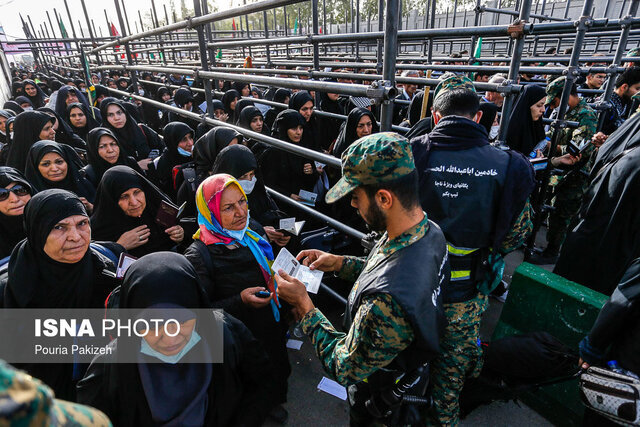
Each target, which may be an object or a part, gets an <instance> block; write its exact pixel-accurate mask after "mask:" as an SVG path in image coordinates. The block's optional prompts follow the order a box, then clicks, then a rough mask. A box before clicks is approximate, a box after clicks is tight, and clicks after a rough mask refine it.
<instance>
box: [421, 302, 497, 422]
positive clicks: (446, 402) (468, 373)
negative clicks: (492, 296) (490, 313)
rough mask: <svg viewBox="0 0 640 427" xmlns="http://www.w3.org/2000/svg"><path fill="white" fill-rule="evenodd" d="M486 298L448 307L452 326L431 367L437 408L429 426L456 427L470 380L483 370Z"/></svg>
mask: <svg viewBox="0 0 640 427" xmlns="http://www.w3.org/2000/svg"><path fill="white" fill-rule="evenodd" d="M487 305H488V299H487V296H486V295H482V294H478V296H477V297H476V298H474V299H471V300H468V301H464V302H460V303H451V304H444V312H445V316H446V317H447V321H448V322H449V324H448V325H447V327H446V328H445V331H444V335H443V336H442V338H441V339H440V355H439V356H438V357H437V358H436V359H435V360H434V361H433V362H432V363H431V386H432V397H433V406H432V408H431V409H430V410H429V419H428V421H429V425H443V426H455V425H457V424H458V418H459V415H460V406H459V397H460V392H461V391H462V387H463V386H464V382H465V379H466V378H475V377H477V376H478V375H479V374H480V370H481V369H482V349H481V348H480V346H479V345H478V339H479V338H480V319H481V318H482V313H483V312H484V310H485V309H486V308H487Z"/></svg>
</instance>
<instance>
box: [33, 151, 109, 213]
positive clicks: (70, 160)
mask: <svg viewBox="0 0 640 427" xmlns="http://www.w3.org/2000/svg"><path fill="white" fill-rule="evenodd" d="M47 153H57V154H58V155H60V157H62V158H63V159H64V160H65V162H67V176H66V177H65V178H64V179H63V180H62V181H58V182H53V181H49V180H48V179H46V178H45V177H43V176H42V174H41V173H40V170H39V169H38V165H39V164H40V161H41V160H42V158H43V157H44V156H45V154H47ZM82 167H83V165H82V161H81V160H80V157H78V155H77V154H76V152H75V150H74V149H73V148H71V147H69V146H68V145H65V144H58V143H57V142H54V141H38V142H36V143H35V144H33V146H32V147H31V149H30V150H29V156H28V157H27V166H26V169H25V176H26V177H27V179H28V180H29V182H31V183H32V184H33V186H34V188H35V189H36V190H37V191H43V190H47V189H51V188H60V189H63V190H67V191H71V192H72V193H75V194H76V195H77V196H78V197H84V198H86V199H87V200H89V202H91V203H93V200H94V199H95V195H96V190H95V188H94V187H93V184H91V183H90V182H89V180H87V179H86V178H85V177H84V175H83V174H82V173H81V172H80V169H82Z"/></svg>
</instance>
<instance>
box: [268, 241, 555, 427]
mask: <svg viewBox="0 0 640 427" xmlns="http://www.w3.org/2000/svg"><path fill="white" fill-rule="evenodd" d="M539 236H540V237H543V236H544V231H542V232H541V233H540V234H539ZM539 240H542V239H539ZM540 243H542V241H541V242H540ZM522 259H523V254H522V252H515V253H513V254H511V255H509V256H508V257H507V259H506V260H505V261H506V268H505V280H507V282H510V281H511V275H512V274H513V271H514V270H515V269H516V267H517V266H518V265H520V263H522ZM544 267H545V268H547V269H551V267H552V266H544ZM502 305H503V304H502V303H501V302H499V301H497V300H495V299H491V304H490V307H489V309H488V310H487V312H486V313H485V317H484V319H483V325H482V331H481V334H482V336H483V338H489V337H490V336H491V334H492V332H493V329H494V328H495V325H496V323H497V322H498V319H499V317H500V312H501V311H502ZM319 306H324V307H325V308H323V312H325V314H326V315H327V316H328V317H329V319H330V320H331V321H332V322H333V323H334V325H340V324H341V323H342V318H341V309H339V308H338V306H337V305H336V304H335V303H333V302H331V301H330V300H324V301H320V302H319ZM293 338H294V339H297V338H296V337H293ZM299 339H302V340H303V341H304V344H303V345H302V348H301V349H300V350H299V351H297V350H289V356H290V360H291V365H292V368H293V373H292V375H291V378H290V380H289V402H288V403H287V404H286V405H285V407H286V408H287V410H288V411H289V421H288V423H287V425H290V426H302V425H304V426H346V425H348V418H349V417H348V405H347V403H346V402H344V401H342V400H340V399H338V398H336V397H334V396H331V395H329V394H327V393H324V392H321V391H318V390H317V385H318V383H319V382H320V380H321V379H322V377H323V376H324V373H323V371H322V367H321V366H320V363H319V362H318V359H317V357H316V355H315V352H314V350H313V348H312V346H311V343H310V342H309V340H308V339H306V338H299ZM265 425H266V426H269V427H271V426H276V425H277V424H274V423H270V422H268V423H267V424H265ZM461 425H462V426H486V425H491V426H492V427H494V426H513V425H520V426H549V425H552V424H551V423H549V422H548V421H546V420H545V419H544V418H542V417H541V416H540V415H538V414H537V413H535V412H534V411H533V410H531V409H530V408H528V407H527V406H526V405H524V404H523V403H521V402H518V403H514V402H495V403H493V404H491V405H487V406H483V407H480V408H478V409H476V410H475V411H474V412H472V413H471V414H470V415H469V416H468V417H467V418H466V419H465V420H463V421H462V422H461Z"/></svg>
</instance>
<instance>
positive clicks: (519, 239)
mask: <svg viewBox="0 0 640 427" xmlns="http://www.w3.org/2000/svg"><path fill="white" fill-rule="evenodd" d="M531 211H532V208H531V203H529V199H527V201H526V203H525V204H524V208H523V209H522V212H520V215H518V218H516V220H515V222H514V223H513V226H512V227H511V230H509V233H507V236H506V237H505V238H504V240H503V241H502V246H500V253H501V254H503V255H506V254H508V253H509V252H513V251H515V250H516V249H518V248H519V247H520V246H522V245H524V243H525V241H526V240H527V238H528V237H529V235H530V234H531V232H532V231H533V221H532V219H531V218H532V217H533V215H532V213H531Z"/></svg>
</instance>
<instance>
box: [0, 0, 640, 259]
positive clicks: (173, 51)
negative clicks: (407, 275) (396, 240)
mask: <svg viewBox="0 0 640 427" xmlns="http://www.w3.org/2000/svg"><path fill="white" fill-rule="evenodd" d="M66 1H67V0H65V5H66ZM80 1H81V3H82V10H83V16H84V19H85V21H86V26H87V28H88V30H89V31H88V32H89V34H88V37H84V33H83V34H82V37H77V35H76V33H75V28H74V26H73V20H72V16H71V13H70V12H69V8H68V6H67V7H66V8H67V14H68V20H69V23H70V24H71V29H72V31H73V37H57V35H56V33H55V32H54V28H53V26H52V25H51V21H50V20H49V27H50V29H51V34H50V33H49V30H48V27H47V25H46V23H44V25H43V26H41V27H42V28H43V29H44V30H46V31H44V32H42V31H41V32H40V34H38V33H37V32H36V31H35V29H34V28H33V25H32V24H31V23H30V22H29V23H27V22H26V21H24V20H23V28H24V31H25V37H26V38H25V39H21V40H16V41H14V42H8V44H27V45H29V46H30V49H31V51H32V52H33V54H34V58H35V59H36V61H37V62H38V63H39V64H40V65H41V66H42V67H43V68H44V69H46V70H47V71H48V72H49V73H56V72H59V71H60V70H66V71H71V72H74V73H77V74H83V77H84V79H85V80H86V81H87V82H89V81H90V73H91V72H96V71H114V70H119V71H120V72H128V73H130V75H131V81H132V83H135V82H136V81H138V82H140V83H143V84H151V85H153V84H156V85H158V84H160V83H155V82H147V81H144V80H141V79H139V77H138V73H139V72H151V73H165V74H179V75H184V76H188V77H190V78H193V79H194V80H196V81H202V83H203V88H202V89H198V88H193V89H192V90H194V91H196V92H198V91H200V92H204V94H205V99H206V104H207V112H206V113H207V114H206V116H205V117H200V116H199V115H197V114H194V113H189V112H186V111H184V110H181V109H179V108H177V107H172V106H168V105H166V104H163V103H160V102H157V101H154V100H150V99H148V98H145V97H141V96H139V95H136V94H129V93H125V92H120V91H116V90H114V91H113V92H114V93H115V94H117V95H119V96H123V95H124V96H129V97H131V98H132V99H136V100H139V101H141V102H144V103H150V104H151V105H153V106H154V107H156V108H158V109H162V110H167V111H172V112H174V113H177V114H180V115H182V116H185V117H190V118H192V119H197V120H201V121H202V122H204V123H207V124H211V125H216V126H220V125H224V126H229V127H232V128H234V129H236V130H237V131H239V132H240V133H242V134H243V135H245V136H247V137H249V138H253V139H255V140H258V141H261V142H264V143H266V144H268V145H272V146H275V147H277V148H280V149H283V150H287V151H290V152H294V153H296V154H299V155H301V156H304V157H308V158H310V159H314V160H317V161H320V162H322V163H325V164H327V165H329V166H332V167H339V166H340V161H339V160H338V159H337V158H335V157H332V156H329V155H327V154H323V153H318V152H314V151H312V150H308V149H304V148H301V147H298V146H295V145H292V144H288V143H286V142H283V141H280V140H278V139H275V138H271V137H267V136H264V135H261V134H256V133H255V132H252V131H250V130H247V129H243V128H240V127H238V126H234V125H230V124H227V123H223V122H220V121H217V120H215V119H214V118H213V111H212V99H213V97H214V96H215V95H217V94H219V93H217V92H216V90H214V89H217V88H218V87H219V86H218V80H224V81H239V82H247V83H251V84H254V85H259V86H277V87H284V88H292V89H305V90H309V91H323V92H332V93H338V94H341V95H350V96H354V97H366V98H369V99H370V100H371V101H372V102H373V103H376V104H378V105H380V127H381V130H396V131H398V132H401V133H402V132H406V131H407V130H408V129H407V128H402V127H399V126H394V125H393V124H392V116H393V111H394V105H395V104H398V103H400V104H403V103H404V104H406V103H407V102H406V101H400V100H397V99H395V98H396V95H397V91H398V90H397V88H396V85H397V84H416V85H418V87H422V88H427V87H431V88H433V87H435V86H436V85H437V84H438V82H439V80H438V79H436V78H433V77H435V74H434V75H430V74H427V76H431V77H401V76H398V75H397V73H398V71H402V70H420V71H426V72H428V73H440V72H445V71H452V72H456V73H491V74H494V73H504V74H505V77H506V80H505V81H504V82H503V83H501V84H489V83H485V82H474V86H475V87H476V89H477V90H479V91H492V92H499V93H500V94H502V95H503V96H504V103H503V106H502V110H501V117H502V118H503V120H501V127H500V132H499V137H498V145H500V146H503V145H504V135H505V133H506V128H507V122H508V118H509V116H510V113H511V110H512V108H513V105H514V101H515V97H516V96H517V95H518V94H519V93H520V91H521V90H522V89H523V87H524V86H525V84H544V82H542V81H537V82H536V81H534V82H526V83H525V82H519V76H520V75H521V74H523V73H528V74H545V75H552V76H558V75H565V76H566V83H565V87H564V90H563V92H562V97H561V102H560V106H559V108H558V114H557V117H556V118H555V119H553V120H548V121H547V122H549V123H550V124H551V127H552V129H553V134H552V138H551V152H553V150H554V149H555V147H556V144H557V141H558V137H559V133H560V131H561V130H562V129H563V128H564V127H566V126H570V127H571V126H576V125H577V124H576V123H573V122H567V121H565V120H564V117H565V114H566V112H567V108H568V99H569V92H570V90H571V87H572V85H573V84H574V82H575V81H576V79H577V78H579V77H580V76H582V75H586V74H589V73H605V74H607V75H608V76H609V78H608V81H607V83H606V85H605V87H604V89H601V90H583V92H585V93H603V97H602V100H601V101H599V102H598V103H597V104H595V105H593V106H594V107H595V108H596V110H597V111H599V113H600V114H601V116H600V126H601V125H602V120H603V118H604V114H603V113H602V111H603V110H606V109H607V108H608V107H609V104H608V99H609V97H610V96H611V93H612V91H613V85H614V82H615V79H616V76H617V75H618V74H619V73H621V72H622V71H624V67H623V64H624V63H626V62H632V63H637V62H638V61H640V58H638V57H633V58H631V57H624V54H625V52H626V51H627V50H628V49H629V48H630V47H636V46H638V45H640V18H639V17H636V16H635V15H636V13H637V9H638V2H639V1H640V0H630V1H627V0H625V1H622V5H621V7H620V9H619V13H618V15H619V16H617V17H616V16H606V15H609V14H613V13H614V11H615V8H616V7H617V5H618V4H619V3H620V1H616V0H607V2H606V5H604V9H603V16H602V17H594V16H592V13H593V11H594V10H595V8H594V1H593V0H582V1H581V2H578V1H576V0H574V1H573V2H572V1H571V0H567V1H566V2H565V5H564V9H561V8H560V7H556V5H557V3H555V2H553V3H550V5H551V6H550V7H549V4H546V1H545V0H541V1H535V7H534V0H521V1H519V2H517V7H516V8H515V9H514V10H511V9H508V8H504V7H500V4H501V1H500V0H498V1H496V2H493V3H495V5H496V6H497V7H493V6H489V5H487V4H482V1H481V0H477V1H476V5H475V8H474V9H473V10H458V9H457V8H454V10H453V14H452V16H451V20H452V24H450V22H449V21H450V16H449V15H450V12H449V10H448V9H447V11H446V13H444V14H443V13H441V14H440V15H439V16H437V15H438V14H437V4H438V3H437V0H429V1H428V2H427V3H426V10H425V14H424V19H423V21H422V22H421V23H420V25H416V26H415V28H412V29H409V28H408V26H407V24H406V23H404V25H400V22H401V2H400V0H388V1H387V2H386V4H385V2H383V1H382V0H380V1H379V2H378V11H377V15H378V16H377V25H375V24H372V21H371V16H370V15H369V16H368V20H367V23H366V25H361V24H364V23H362V22H361V20H360V18H361V13H360V11H359V9H358V10H357V13H355V16H356V18H357V23H355V24H354V22H355V21H354V17H353V16H352V17H351V21H350V23H351V25H347V24H348V23H341V24H339V25H337V26H336V25H335V24H334V25H333V26H332V25H331V24H327V10H326V5H325V1H322V2H319V1H318V0H263V1H259V2H256V3H252V4H244V5H242V6H239V7H236V8H231V9H227V10H223V11H219V12H213V13H208V6H207V3H206V0H194V11H195V16H192V17H188V18H186V19H183V20H177V19H176V17H175V14H174V19H173V23H169V16H168V13H167V11H166V9H165V25H159V22H158V19H157V13H156V11H155V4H154V3H153V0H152V5H151V6H152V18H153V19H152V21H153V26H152V28H146V29H145V28H144V24H143V21H142V19H141V18H140V31H137V22H136V23H135V24H136V32H135V33H132V32H131V31H130V25H129V21H128V17H127V11H126V9H124V2H123V3H122V6H123V7H121V6H120V3H119V0H114V4H115V9H116V12H117V16H118V21H119V26H120V34H122V36H118V37H114V36H107V37H103V36H102V35H100V36H98V34H97V33H96V32H95V25H93V24H94V23H93V20H91V19H90V17H89V15H88V14H87V11H86V7H85V4H84V1H85V0H80ZM302 3H307V4H308V5H309V6H310V14H311V16H310V20H309V23H308V25H307V26H306V27H307V28H306V29H305V28H304V27H305V25H304V23H303V22H302V21H300V27H299V28H297V31H296V33H295V34H291V30H290V28H289V24H288V18H287V16H288V15H287V13H289V15H290V14H291V13H292V10H291V7H289V9H287V6H292V5H300V4H302ZM603 3H604V2H603ZM627 3H628V6H626V8H625V7H624V6H625V5H626V4H627ZM540 6H541V7H540ZM571 6H573V9H576V10H577V8H579V7H580V6H581V7H580V9H581V11H580V12H579V16H578V17H577V18H575V19H574V18H571V17H570V15H571V13H570V12H571V11H572V10H573V9H572V7H571ZM596 6H598V7H600V6H603V5H600V4H597V5H596ZM356 7H358V8H359V5H356ZM320 8H322V9H320ZM123 9H124V10H123ZM623 9H624V10H623ZM461 12H464V13H463V14H462V13H461ZM54 14H55V17H56V18H57V20H58V22H61V20H60V19H59V17H58V13H57V11H55V10H54ZM252 14H253V16H254V17H258V21H260V22H259V25H261V26H262V28H255V20H254V28H253V29H250V28H249V18H248V17H249V16H250V15H252ZM278 14H280V15H282V16H283V17H284V20H285V25H284V27H283V28H280V27H279V25H278V20H277V16H278ZM47 15H48V13H47ZM271 15H273V21H272V22H273V24H272V23H271V22H268V21H269V19H271ZM558 15H560V16H558ZM105 17H107V13H106V10H105ZM234 18H237V19H238V21H239V22H240V24H241V28H240V29H216V26H215V25H216V23H221V22H223V21H225V20H229V19H234ZM461 19H462V25H458V23H459V22H460V20H461ZM505 19H506V20H507V22H504V21H505ZM407 20H408V18H407ZM443 20H444V22H442V21H443ZM509 20H512V21H509ZM436 21H437V22H438V23H439V24H440V25H436ZM407 22H408V21H407ZM469 22H472V24H469ZM320 23H322V26H321V27H320ZM107 24H109V21H108V18H107ZM340 25H342V27H341V26H340ZM401 26H402V27H404V29H401V28H400V27H401ZM341 28H342V29H341ZM349 28H351V31H350V32H349V31H348V30H349ZM362 28H365V29H366V31H361V29H362ZM107 34H110V32H108V33H107ZM481 41H482V50H476V46H479V45H480V42H481ZM60 43H65V44H66V45H60ZM69 43H74V44H75V46H76V47H75V49H69V48H68V47H67V46H68V44H69ZM454 45H455V46H457V47H459V48H460V50H463V49H466V50H467V52H466V53H465V54H464V55H460V57H459V58H452V57H451V55H449V54H450V53H451V52H452V50H453V48H454ZM123 47H124V51H123ZM550 47H553V48H555V49H557V50H560V49H561V48H562V47H566V48H569V47H570V48H571V51H570V53H569V52H566V53H560V54H559V55H547V54H542V53H541V52H542V51H546V50H547V49H548V48H550ZM614 48H615V52H614ZM223 50H224V56H223V57H219V56H220V54H221V52H222V51H223ZM247 51H249V54H250V56H251V59H252V64H253V65H252V67H251V68H244V67H243V68H237V66H238V65H240V64H242V63H243V62H244V61H245V60H246V54H247ZM65 53H66V54H65ZM125 57H126V60H125V61H123V60H122V59H123V58H125ZM124 62H126V63H124ZM456 62H457V64H456ZM60 77H61V76H60ZM327 79H332V81H327ZM336 79H339V80H342V81H341V82H336V81H335V80H336ZM344 80H350V81H351V82H345V81H344ZM253 101H254V102H256V103H262V104H266V105H271V106H277V107H280V108H282V107H286V106H285V105H284V104H277V103H274V102H270V101H266V100H260V99H254V100H253ZM317 114H319V115H325V116H329V117H332V118H336V119H341V120H345V119H346V116H343V115H339V114H333V113H328V112H322V111H317ZM550 173H551V169H550V166H549V168H548V169H547V170H546V171H545V174H544V175H545V179H544V180H543V184H542V186H541V194H540V196H539V197H538V199H537V200H538V202H537V205H536V206H535V208H536V212H538V213H540V212H541V211H542V210H543V209H542V208H543V205H542V201H543V200H544V197H545V191H546V187H547V186H546V185H545V183H546V181H547V180H548V178H549V175H550ZM541 221H542V215H541V214H539V215H537V216H536V221H535V226H536V230H537V229H538V228H539V226H540V223H541ZM332 226H335V227H336V228H338V229H340V230H341V231H344V232H346V233H347V234H350V235H352V236H354V237H357V235H355V234H354V233H353V231H355V230H351V231H348V230H344V229H341V228H340V226H338V225H337V224H332ZM359 238H361V236H360V237H359ZM532 241H533V240H532ZM530 246H532V244H531V245H530Z"/></svg>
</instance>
